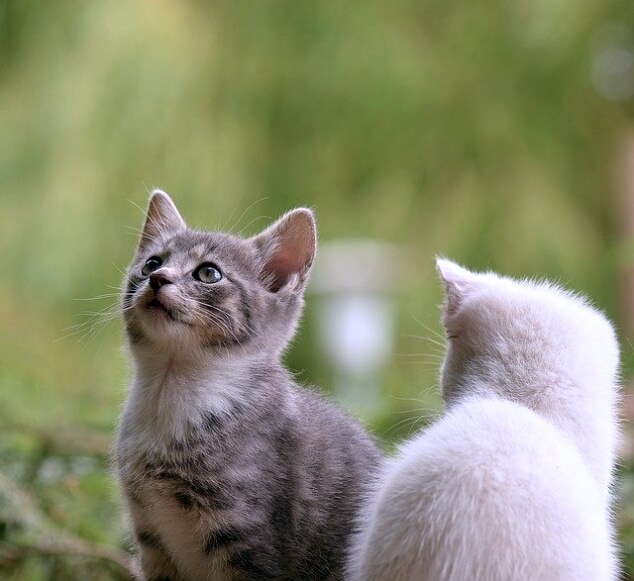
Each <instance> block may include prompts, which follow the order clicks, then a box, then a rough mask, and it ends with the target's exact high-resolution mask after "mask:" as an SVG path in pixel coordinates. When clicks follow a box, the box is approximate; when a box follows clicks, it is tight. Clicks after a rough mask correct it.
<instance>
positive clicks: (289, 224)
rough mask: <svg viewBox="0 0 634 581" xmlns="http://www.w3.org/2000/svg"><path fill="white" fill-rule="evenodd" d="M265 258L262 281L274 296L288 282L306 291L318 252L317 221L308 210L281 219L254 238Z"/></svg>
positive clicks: (297, 210)
mask: <svg viewBox="0 0 634 581" xmlns="http://www.w3.org/2000/svg"><path fill="white" fill-rule="evenodd" d="M252 241H253V243H254V244H255V246H256V247H257V249H258V251H259V252H260V254H261V256H262V258H263V266H262V271H261V277H262V280H263V281H264V282H265V284H266V285H267V286H268V288H269V290H270V291H271V292H274V293H275V292H277V291H279V290H280V289H281V288H283V287H285V286H286V285H287V284H289V282H294V284H295V288H298V287H300V286H301V287H303V286H304V284H305V283H306V279H307V275H308V271H309V270H310V267H311V265H312V263H313V259H314V258H315V252H316V250H317V228H316V226H315V217H314V216H313V213H312V211H311V210H309V209H308V208H297V209H296V210H292V211H290V212H288V213H287V214H285V215H284V216H282V217H281V218H280V219H279V220H278V221H277V222H275V223H274V224H273V225H272V226H269V227H268V228H267V229H266V230H264V232H261V233H260V234H258V235H256V236H254V237H253V238H252Z"/></svg>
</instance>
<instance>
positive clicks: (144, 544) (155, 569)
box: [136, 531, 180, 581]
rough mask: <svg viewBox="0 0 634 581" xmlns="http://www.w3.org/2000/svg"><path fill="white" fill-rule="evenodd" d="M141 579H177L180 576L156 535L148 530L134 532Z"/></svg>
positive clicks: (152, 580)
mask: <svg viewBox="0 0 634 581" xmlns="http://www.w3.org/2000/svg"><path fill="white" fill-rule="evenodd" d="M136 538H137V543H138V546H139V557H140V564H141V569H142V571H143V574H142V577H141V579H142V580H143V581H179V579H180V577H179V576H178V572H177V571H176V568H175V567H174V564H173V563H172V561H171V559H170V558H169V555H168V554H167V552H166V551H165V547H163V545H162V543H161V540H160V539H159V538H158V536H156V535H154V534H152V533H150V532H148V531H138V532H137V534H136Z"/></svg>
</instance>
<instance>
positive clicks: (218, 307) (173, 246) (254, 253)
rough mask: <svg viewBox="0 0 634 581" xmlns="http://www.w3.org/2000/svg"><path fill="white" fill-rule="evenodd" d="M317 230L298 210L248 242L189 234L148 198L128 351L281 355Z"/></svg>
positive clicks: (133, 273) (133, 278) (172, 213)
mask: <svg viewBox="0 0 634 581" xmlns="http://www.w3.org/2000/svg"><path fill="white" fill-rule="evenodd" d="M315 232H316V230H315V220H314V218H313V214H312V212H311V211H310V210H307V209H303V208H301V209H297V210H293V211H291V212H289V213H287V214H285V215H284V216H282V217H281V218H280V219H279V220H278V221H277V222H275V223H274V224H273V225H272V226H270V227H269V228H267V229H266V230H264V231H263V232H261V233H260V234H258V235H256V236H254V237H252V238H247V239H243V238H239V237H237V236H232V235H230V234H226V233H222V232H202V231H198V230H191V229H189V228H188V227H187V226H186V224H185V222H184V221H183V219H182V218H181V216H180V214H179V213H178V210H177V209H176V206H175V205H174V203H173V202H172V200H171V199H170V197H169V196H168V195H167V194H165V193H164V192H161V191H158V190H157V191H154V192H153V193H152V196H151V198H150V203H149V206H148V210H147V216H146V218H145V225H144V226H143V231H142V234H141V239H140V241H139V245H138V248H137V251H136V255H135V257H134V259H133V260H132V264H131V265H130V267H129V269H128V274H127V285H126V290H125V292H124V295H123V299H122V303H123V312H124V317H125V321H126V328H127V332H128V337H129V340H130V344H131V345H132V347H133V348H135V347H137V346H138V347H139V348H142V347H147V346H150V347H153V348H160V349H161V350H183V351H187V352H190V353H192V352H193V353H195V352H197V350H203V351H210V350H220V351H222V352H223V353H226V352H227V351H231V350H234V349H240V352H241V353H244V352H253V353H259V354H261V353H269V354H273V355H278V354H279V353H280V352H281V351H282V350H283V349H284V347H286V345H287V344H288V342H289V341H290V339H291V338H292V336H293V334H294V332H295V328H296V326H297V322H298V320H299V315H300V312H301V307H302V304H303V294H304V287H305V285H306V282H307V278H308V273H309V270H310V267H311V264H312V262H313V258H314V256H315V250H316V234H315Z"/></svg>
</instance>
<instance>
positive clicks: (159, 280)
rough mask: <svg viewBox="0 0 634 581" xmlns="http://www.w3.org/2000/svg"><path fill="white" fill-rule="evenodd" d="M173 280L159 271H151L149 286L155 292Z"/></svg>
mask: <svg viewBox="0 0 634 581" xmlns="http://www.w3.org/2000/svg"><path fill="white" fill-rule="evenodd" d="M173 282H174V281H172V280H170V279H169V278H167V276H166V275H165V274H163V273H161V272H153V273H152V274H151V275H150V286H151V287H152V290H153V291H154V292H155V293H156V292H158V290H159V289H160V288H161V287H162V286H165V285H166V284H172V283H173Z"/></svg>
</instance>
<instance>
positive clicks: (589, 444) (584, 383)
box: [448, 355, 618, 490]
mask: <svg viewBox="0 0 634 581" xmlns="http://www.w3.org/2000/svg"><path fill="white" fill-rule="evenodd" d="M511 369H513V367H512V366H511ZM508 370H509V367H507V368H506V370H505V372H500V374H499V377H497V378H496V377H491V375H489V376H488V377H487V379H483V378H481V377H474V378H473V379H472V380H471V381H469V393H464V394H463V396H462V397H460V396H458V397H457V398H456V399H455V400H450V401H449V402H448V407H452V406H454V405H456V404H457V403H459V402H460V401H463V400H464V399H465V398H470V397H477V398H486V399H505V400H509V401H513V402H515V403H519V404H521V405H523V406H525V407H527V408H529V409H531V410H532V411H534V412H536V413H537V414H539V415H540V416H542V417H544V418H546V419H547V420H548V421H549V422H550V423H551V424H552V425H553V426H555V427H556V428H558V429H559V430H560V431H561V432H562V433H563V434H564V435H565V436H567V437H568V438H569V439H570V440H571V442H572V443H573V444H574V445H575V446H576V447H577V449H578V450H579V451H580V452H581V454H582V456H583V457H584V458H585V461H586V464H587V466H588V468H589V469H590V471H591V473H592V474H593V476H594V478H595V479H596V481H597V482H598V483H599V485H600V486H601V488H602V489H603V490H607V489H608V488H609V485H610V483H611V481H612V476H613V475H612V471H613V465H614V457H615V453H616V444H617V438H618V422H617V419H616V404H617V401H616V400H617V391H616V389H615V387H614V385H608V384H605V377H606V374H605V373H600V374H595V375H584V376H581V375H579V374H575V375H570V374H569V373H567V372H566V369H565V367H562V365H561V362H558V361H556V355H554V359H553V361H552V365H548V363H547V361H546V358H545V360H544V365H543V366H542V367H541V369H539V370H530V371H529V372H528V373H527V375H526V376H525V377H523V376H522V375H521V372H520V373H517V374H512V375H511V377H510V378H509V372H508ZM515 371H517V367H516V368H515ZM509 379H510V380H509ZM602 382H603V383H602Z"/></svg>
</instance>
